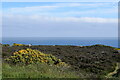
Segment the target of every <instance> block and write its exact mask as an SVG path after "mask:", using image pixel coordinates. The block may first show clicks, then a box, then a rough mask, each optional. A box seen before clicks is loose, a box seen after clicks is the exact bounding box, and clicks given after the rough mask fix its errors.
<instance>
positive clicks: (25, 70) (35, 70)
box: [2, 63, 79, 78]
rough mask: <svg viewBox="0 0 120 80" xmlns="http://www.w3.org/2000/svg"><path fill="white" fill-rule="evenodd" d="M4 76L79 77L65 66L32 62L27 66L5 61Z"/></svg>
mask: <svg viewBox="0 0 120 80" xmlns="http://www.w3.org/2000/svg"><path fill="white" fill-rule="evenodd" d="M2 71H3V72H2V77H3V78H78V77H79V76H77V75H76V74H75V73H74V72H71V71H69V69H66V68H64V67H60V68H58V67H56V66H54V65H53V66H50V65H47V64H44V63H42V64H30V65H27V66H20V65H9V64H7V63H3V69H2Z"/></svg>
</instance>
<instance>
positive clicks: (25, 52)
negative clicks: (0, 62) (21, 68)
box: [5, 48, 67, 66]
mask: <svg viewBox="0 0 120 80" xmlns="http://www.w3.org/2000/svg"><path fill="white" fill-rule="evenodd" d="M5 60H6V61H7V62H10V63H13V64H17V63H22V64H26V65H27V64H32V63H39V62H40V63H47V64H49V65H52V64H54V65H58V66H67V64H66V63H64V62H62V61H61V60H60V59H58V58H56V57H55V56H53V55H51V54H44V53H42V52H40V51H38V50H32V49H30V48H27V49H22V50H19V51H17V52H14V53H13V55H12V56H10V57H8V58H6V59H5Z"/></svg>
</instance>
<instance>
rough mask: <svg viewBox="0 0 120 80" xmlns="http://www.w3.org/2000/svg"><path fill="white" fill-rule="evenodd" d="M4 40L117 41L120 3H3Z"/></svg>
mask: <svg viewBox="0 0 120 80" xmlns="http://www.w3.org/2000/svg"><path fill="white" fill-rule="evenodd" d="M2 14H3V15H2V25H3V27H2V31H3V37H117V36H118V22H117V18H118V3H117V2H3V3H2Z"/></svg>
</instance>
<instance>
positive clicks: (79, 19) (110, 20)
mask: <svg viewBox="0 0 120 80" xmlns="http://www.w3.org/2000/svg"><path fill="white" fill-rule="evenodd" d="M4 17H6V18H11V19H12V18H14V19H15V18H17V19H18V20H22V19H25V18H27V19H31V20H35V21H40V20H45V21H53V22H63V21H64V22H89V23H117V21H118V19H115V18H99V17H98V18H97V17H48V16H40V15H31V16H23V15H5V16H4Z"/></svg>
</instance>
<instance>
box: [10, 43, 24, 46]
mask: <svg viewBox="0 0 120 80" xmlns="http://www.w3.org/2000/svg"><path fill="white" fill-rule="evenodd" d="M12 46H25V45H24V44H16V43H13V45H12Z"/></svg>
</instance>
